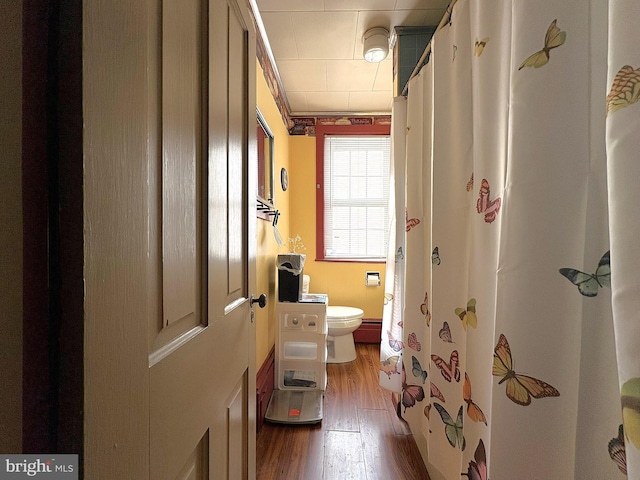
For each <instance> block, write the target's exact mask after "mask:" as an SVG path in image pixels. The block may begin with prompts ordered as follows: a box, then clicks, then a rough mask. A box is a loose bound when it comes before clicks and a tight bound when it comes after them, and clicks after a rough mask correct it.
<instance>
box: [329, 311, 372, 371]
mask: <svg viewBox="0 0 640 480" xmlns="http://www.w3.org/2000/svg"><path fill="white" fill-rule="evenodd" d="M363 315H364V312H363V311H362V310H361V309H359V308H355V307H343V306H335V305H329V306H328V307H327V326H328V334H327V363H346V362H352V361H354V360H355V359H356V346H355V344H354V342H353V332H355V331H356V329H357V328H358V327H359V326H360V325H361V324H362V316H363Z"/></svg>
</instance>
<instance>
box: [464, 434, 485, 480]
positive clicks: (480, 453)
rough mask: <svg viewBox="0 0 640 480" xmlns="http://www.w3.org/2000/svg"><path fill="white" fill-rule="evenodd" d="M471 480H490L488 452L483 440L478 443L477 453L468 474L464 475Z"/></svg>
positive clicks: (470, 464)
mask: <svg viewBox="0 0 640 480" xmlns="http://www.w3.org/2000/svg"><path fill="white" fill-rule="evenodd" d="M462 475H463V476H465V477H467V478H468V479H469V480H488V477H487V475H488V471H487V452H486V451H485V449H484V442H483V441H482V439H480V441H479V442H478V446H477V447H476V451H475V453H474V454H473V460H471V461H470V462H469V468H468V469H467V473H464V472H463V473H462Z"/></svg>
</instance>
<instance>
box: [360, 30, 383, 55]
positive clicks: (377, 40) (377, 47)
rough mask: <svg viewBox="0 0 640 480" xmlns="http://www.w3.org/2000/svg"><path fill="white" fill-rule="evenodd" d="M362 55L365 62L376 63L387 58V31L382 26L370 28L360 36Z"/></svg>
mask: <svg viewBox="0 0 640 480" xmlns="http://www.w3.org/2000/svg"><path fill="white" fill-rule="evenodd" d="M362 42H363V43H364V49H363V53H362V55H363V56H364V59H365V60H366V61H367V62H372V63H377V62H381V61H382V60H384V59H385V58H387V54H388V53H389V31H388V30H387V29H386V28H383V27H375V28H370V29H369V30H367V31H366V32H364V35H363V36H362Z"/></svg>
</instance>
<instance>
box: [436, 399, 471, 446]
mask: <svg viewBox="0 0 640 480" xmlns="http://www.w3.org/2000/svg"><path fill="white" fill-rule="evenodd" d="M433 406H434V407H436V410H438V413H439V414H440V418H441V419H442V421H443V422H444V434H445V435H446V436H447V440H448V441H449V445H451V446H452V447H454V448H455V447H456V446H458V447H459V448H460V450H463V451H464V449H465V447H466V443H467V442H466V440H465V438H464V434H463V419H462V407H460V409H459V410H458V416H457V417H456V420H455V421H454V420H453V418H452V417H451V415H450V414H449V412H447V410H446V409H445V408H444V407H443V406H442V405H440V404H439V403H435V402H434V404H433Z"/></svg>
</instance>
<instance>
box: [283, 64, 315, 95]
mask: <svg viewBox="0 0 640 480" xmlns="http://www.w3.org/2000/svg"><path fill="white" fill-rule="evenodd" d="M276 64H277V66H278V72H279V73H280V78H281V80H282V83H283V84H284V89H285V91H286V92H289V91H291V92H305V91H309V90H314V91H325V90H326V89H327V65H326V62H325V61H324V60H298V61H294V60H280V61H277V62H276Z"/></svg>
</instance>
